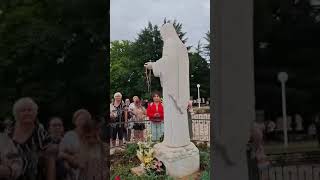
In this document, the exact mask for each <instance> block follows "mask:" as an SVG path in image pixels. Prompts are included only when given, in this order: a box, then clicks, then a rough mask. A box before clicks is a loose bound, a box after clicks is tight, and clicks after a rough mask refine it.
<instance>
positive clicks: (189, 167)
mask: <svg viewBox="0 0 320 180" xmlns="http://www.w3.org/2000/svg"><path fill="white" fill-rule="evenodd" d="M154 149H155V157H156V158H157V159H158V160H160V161H162V162H163V164H164V165H165V167H166V170H167V174H168V175H169V176H172V177H174V178H182V177H185V176H188V175H191V174H193V173H195V172H197V171H198V170H199V168H200V156H199V149H198V148H197V147H196V146H195V145H194V144H193V143H192V142H190V144H189V145H187V146H183V147H168V146H166V145H165V144H163V143H159V144H156V145H155V146H154Z"/></svg>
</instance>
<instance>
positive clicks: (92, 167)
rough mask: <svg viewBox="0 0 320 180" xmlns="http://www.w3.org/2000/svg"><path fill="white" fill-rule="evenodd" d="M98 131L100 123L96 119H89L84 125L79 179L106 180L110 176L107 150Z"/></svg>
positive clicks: (81, 137) (79, 155)
mask: <svg viewBox="0 0 320 180" xmlns="http://www.w3.org/2000/svg"><path fill="white" fill-rule="evenodd" d="M98 132H99V124H98V123H97V122H96V121H94V120H93V121H88V122H87V123H86V124H85V125H84V126H83V131H82V134H81V136H80V139H81V143H80V148H79V154H78V159H79V162H80V163H79V165H80V166H79V167H80V179H79V180H82V179H83V180H106V179H107V178H108V177H107V173H108V171H107V161H106V151H105V149H104V146H103V143H102V141H101V140H100V138H99V134H98Z"/></svg>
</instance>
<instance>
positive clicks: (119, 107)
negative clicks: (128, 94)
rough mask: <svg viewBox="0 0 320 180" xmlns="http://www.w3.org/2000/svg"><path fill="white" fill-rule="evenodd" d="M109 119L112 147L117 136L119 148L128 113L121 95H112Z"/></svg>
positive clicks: (121, 143) (118, 93)
mask: <svg viewBox="0 0 320 180" xmlns="http://www.w3.org/2000/svg"><path fill="white" fill-rule="evenodd" d="M110 119H111V121H112V124H111V127H112V146H115V145H116V139H117V135H118V138H119V146H122V145H123V132H124V130H125V128H126V127H127V126H126V122H127V120H128V111H127V110H126V108H125V104H124V103H123V101H122V94H121V93H120V92H117V93H115V94H114V102H113V103H112V104H111V106H110Z"/></svg>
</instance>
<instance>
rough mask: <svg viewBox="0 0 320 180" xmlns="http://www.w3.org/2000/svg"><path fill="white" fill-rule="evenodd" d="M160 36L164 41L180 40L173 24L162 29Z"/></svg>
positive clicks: (168, 24) (165, 25)
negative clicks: (170, 39)
mask: <svg viewBox="0 0 320 180" xmlns="http://www.w3.org/2000/svg"><path fill="white" fill-rule="evenodd" d="M160 34H161V37H162V40H163V41H165V40H166V39H169V38H179V36H178V34H177V32H176V29H175V28H174V26H173V24H172V23H166V24H164V25H163V26H162V27H161V29H160Z"/></svg>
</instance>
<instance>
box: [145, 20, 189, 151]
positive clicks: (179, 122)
mask: <svg viewBox="0 0 320 180" xmlns="http://www.w3.org/2000/svg"><path fill="white" fill-rule="evenodd" d="M160 34H161V37H162V40H163V52H162V58H161V59H159V60H157V61H156V62H148V63H146V64H145V67H146V68H147V69H152V70H153V74H154V76H155V77H159V78H160V82H161V86H162V92H163V106H164V140H163V144H165V145H166V146H168V147H182V146H186V145H189V144H190V135H189V129H188V114H187V109H188V102H189V100H190V89H189V87H190V86H189V57H188V51H187V48H186V47H185V45H184V44H183V43H182V41H181V40H180V38H179V36H178V34H177V32H176V30H175V28H174V26H173V25H172V24H171V23H167V24H164V25H163V26H162V27H161V29H160Z"/></svg>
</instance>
